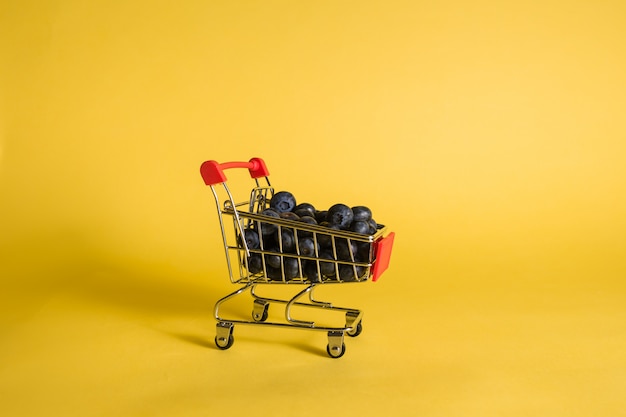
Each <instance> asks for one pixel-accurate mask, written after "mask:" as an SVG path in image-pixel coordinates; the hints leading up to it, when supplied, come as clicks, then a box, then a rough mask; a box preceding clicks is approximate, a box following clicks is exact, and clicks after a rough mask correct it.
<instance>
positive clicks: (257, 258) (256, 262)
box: [244, 253, 263, 274]
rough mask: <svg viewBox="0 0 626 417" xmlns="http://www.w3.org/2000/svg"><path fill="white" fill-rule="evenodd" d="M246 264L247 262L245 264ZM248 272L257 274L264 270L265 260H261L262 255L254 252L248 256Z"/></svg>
mask: <svg viewBox="0 0 626 417" xmlns="http://www.w3.org/2000/svg"><path fill="white" fill-rule="evenodd" d="M244 265H245V264H244ZM247 268H248V272H250V273H251V274H256V273H258V272H261V271H262V270H263V261H262V260H261V255H259V254H258V253H253V254H251V255H250V257H249V258H248V266H247Z"/></svg>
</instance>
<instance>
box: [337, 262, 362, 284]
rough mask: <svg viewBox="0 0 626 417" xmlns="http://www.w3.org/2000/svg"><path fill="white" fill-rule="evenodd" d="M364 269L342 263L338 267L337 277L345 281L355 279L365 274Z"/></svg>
mask: <svg viewBox="0 0 626 417" xmlns="http://www.w3.org/2000/svg"><path fill="white" fill-rule="evenodd" d="M355 269H356V274H355ZM365 271H366V268H365V267H362V266H353V265H348V264H343V265H341V266H340V267H339V278H340V279H341V280H342V281H345V282H352V281H357V280H358V279H359V278H361V277H363V276H364V275H365Z"/></svg>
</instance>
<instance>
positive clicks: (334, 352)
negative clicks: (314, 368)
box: [326, 343, 346, 359]
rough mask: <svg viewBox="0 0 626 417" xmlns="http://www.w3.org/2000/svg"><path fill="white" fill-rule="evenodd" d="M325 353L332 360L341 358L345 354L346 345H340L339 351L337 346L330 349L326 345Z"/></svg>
mask: <svg viewBox="0 0 626 417" xmlns="http://www.w3.org/2000/svg"><path fill="white" fill-rule="evenodd" d="M326 352H328V356H330V357H331V358H334V359H337V358H341V357H342V356H343V354H344V353H346V344H345V343H342V344H341V349H339V347H338V346H335V347H333V348H331V347H330V344H328V345H326Z"/></svg>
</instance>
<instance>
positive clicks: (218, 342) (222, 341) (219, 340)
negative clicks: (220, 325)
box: [215, 334, 235, 350]
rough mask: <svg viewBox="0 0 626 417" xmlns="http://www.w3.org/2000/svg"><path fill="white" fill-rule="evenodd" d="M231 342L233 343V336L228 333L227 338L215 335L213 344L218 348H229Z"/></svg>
mask: <svg viewBox="0 0 626 417" xmlns="http://www.w3.org/2000/svg"><path fill="white" fill-rule="evenodd" d="M233 343H235V338H234V337H233V335H232V334H231V335H228V338H223V337H219V336H215V346H217V347H218V349H221V350H226V349H228V348H230V347H231V346H232V345H233Z"/></svg>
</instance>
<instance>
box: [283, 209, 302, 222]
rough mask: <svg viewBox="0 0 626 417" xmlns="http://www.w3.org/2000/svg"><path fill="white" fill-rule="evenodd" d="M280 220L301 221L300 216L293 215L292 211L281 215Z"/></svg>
mask: <svg viewBox="0 0 626 417" xmlns="http://www.w3.org/2000/svg"><path fill="white" fill-rule="evenodd" d="M280 218H281V219H285V220H294V221H297V220H300V216H298V215H297V214H296V213H292V212H291V211H285V212H284V213H280Z"/></svg>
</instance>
